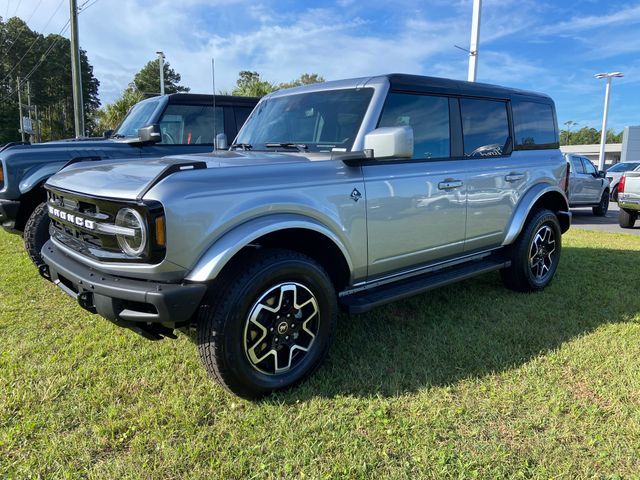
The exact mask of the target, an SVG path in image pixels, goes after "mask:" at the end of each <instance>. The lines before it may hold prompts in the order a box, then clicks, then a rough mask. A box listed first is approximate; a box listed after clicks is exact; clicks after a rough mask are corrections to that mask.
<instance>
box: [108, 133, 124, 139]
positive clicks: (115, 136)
mask: <svg viewBox="0 0 640 480" xmlns="http://www.w3.org/2000/svg"><path fill="white" fill-rule="evenodd" d="M111 138H125V136H124V135H122V134H121V133H114V134H113V135H111Z"/></svg>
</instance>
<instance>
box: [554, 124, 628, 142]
mask: <svg viewBox="0 0 640 480" xmlns="http://www.w3.org/2000/svg"><path fill="white" fill-rule="evenodd" d="M564 125H565V127H566V128H565V129H563V130H560V145H592V144H597V143H600V136H601V135H602V130H596V129H595V128H593V127H582V128H581V129H579V130H576V131H572V128H574V127H576V126H577V125H578V124H577V123H576V122H574V121H573V120H568V121H566V122H565V123H564ZM622 135H623V131H620V132H619V133H615V131H614V130H613V129H607V143H621V142H622Z"/></svg>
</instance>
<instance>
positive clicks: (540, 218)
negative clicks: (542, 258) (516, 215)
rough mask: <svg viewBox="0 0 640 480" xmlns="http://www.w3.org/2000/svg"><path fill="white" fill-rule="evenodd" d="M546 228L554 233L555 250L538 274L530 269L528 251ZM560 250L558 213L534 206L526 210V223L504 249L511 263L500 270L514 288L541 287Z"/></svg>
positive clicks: (530, 289)
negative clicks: (544, 269)
mask: <svg viewBox="0 0 640 480" xmlns="http://www.w3.org/2000/svg"><path fill="white" fill-rule="evenodd" d="M545 228H548V229H549V232H550V234H552V235H553V241H554V245H555V247H554V248H555V250H554V252H553V254H550V255H549V258H550V259H552V262H551V263H550V265H549V267H548V271H547V273H546V274H545V275H544V276H543V277H541V278H538V277H537V276H536V275H535V274H534V272H533V270H532V269H533V267H532V262H531V254H532V252H533V251H534V247H533V242H534V240H535V239H536V236H537V235H538V234H539V233H540V232H541V231H542V230H543V229H545ZM561 250H562V234H561V231H560V222H559V221H558V217H557V216H556V215H555V214H554V213H553V212H552V211H551V210H546V209H538V210H534V211H533V212H532V213H530V214H529V218H528V219H527V223H526V224H525V226H524V228H523V229H522V232H520V235H519V236H518V238H517V239H516V241H515V242H514V243H513V244H512V245H510V246H509V248H508V249H507V251H506V254H507V256H508V258H509V260H511V266H510V267H508V268H505V269H502V270H500V276H501V277H502V281H503V283H504V285H505V286H506V287H507V288H510V289H511V290H515V291H517V292H535V291H539V290H542V289H543V288H544V287H546V286H547V285H548V284H549V283H550V282H551V280H552V279H553V276H554V275H555V272H556V270H557V268H558V262H559V260H560V252H561Z"/></svg>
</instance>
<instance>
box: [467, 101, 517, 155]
mask: <svg viewBox="0 0 640 480" xmlns="http://www.w3.org/2000/svg"><path fill="white" fill-rule="evenodd" d="M460 115H461V117H462V137H463V141H464V155H465V156H466V157H496V156H500V155H505V154H507V153H509V152H507V148H508V146H509V117H508V116H507V103H506V102H503V101H499V100H477V99H471V98H461V99H460Z"/></svg>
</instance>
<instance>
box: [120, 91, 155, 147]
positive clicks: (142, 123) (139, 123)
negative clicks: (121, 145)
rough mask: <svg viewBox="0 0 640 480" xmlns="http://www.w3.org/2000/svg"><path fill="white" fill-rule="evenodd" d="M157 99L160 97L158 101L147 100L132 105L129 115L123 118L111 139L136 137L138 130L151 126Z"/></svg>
mask: <svg viewBox="0 0 640 480" xmlns="http://www.w3.org/2000/svg"><path fill="white" fill-rule="evenodd" d="M159 98H160V97H158V100H155V99H154V100H149V101H146V102H140V103H138V104H136V105H134V106H133V107H132V108H131V110H129V113H128V114H127V116H126V117H125V118H124V120H123V121H122V123H121V124H120V126H119V127H118V129H117V130H116V132H115V133H114V134H113V137H114V138H118V137H120V138H126V137H137V136H138V130H139V129H140V128H142V127H146V126H148V125H150V124H151V117H152V116H153V112H155V110H156V108H158V104H159V103H160V100H159Z"/></svg>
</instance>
